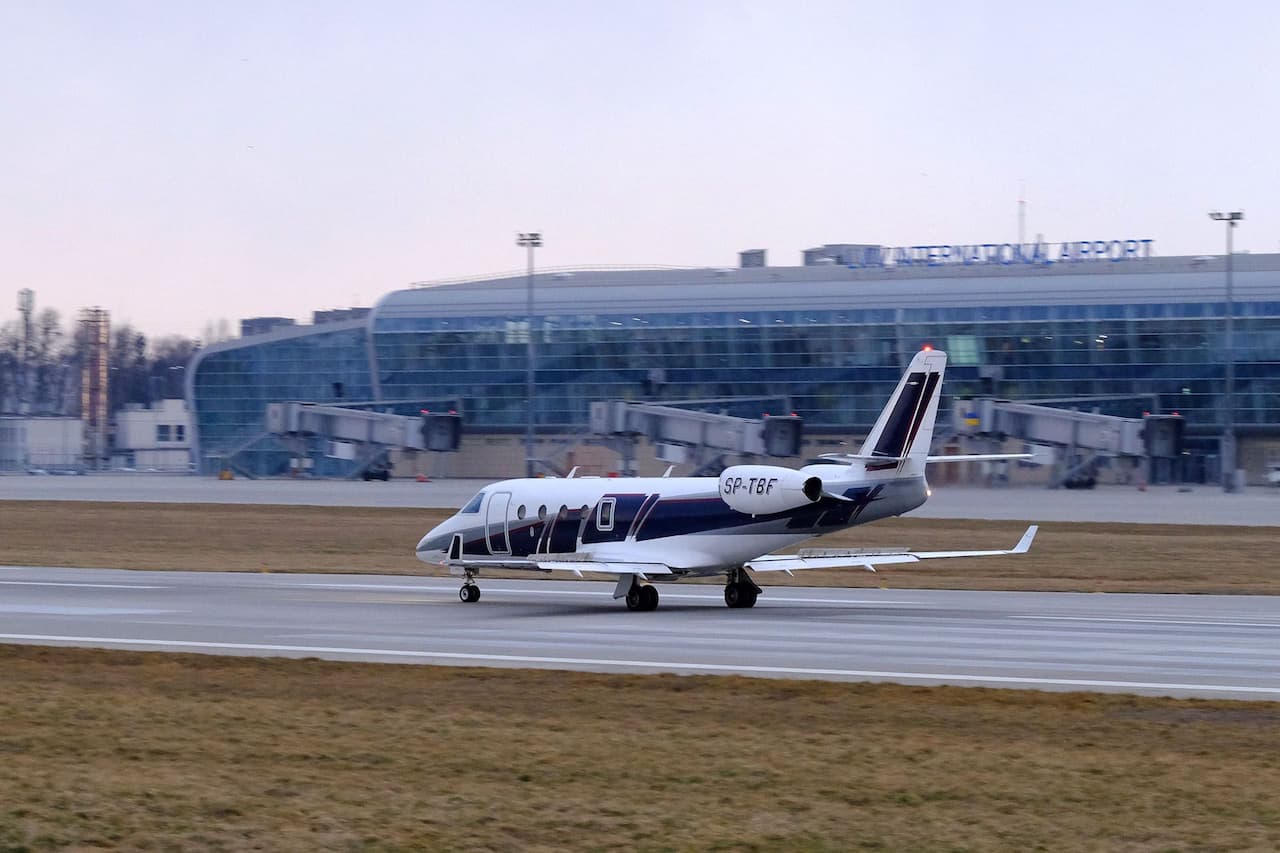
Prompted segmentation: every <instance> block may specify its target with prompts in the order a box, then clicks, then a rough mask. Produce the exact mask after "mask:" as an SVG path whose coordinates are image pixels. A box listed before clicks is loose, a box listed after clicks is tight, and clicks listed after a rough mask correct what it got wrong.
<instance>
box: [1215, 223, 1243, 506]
mask: <svg viewBox="0 0 1280 853" xmlns="http://www.w3.org/2000/svg"><path fill="white" fill-rule="evenodd" d="M1209 218H1210V219H1212V220H1214V221H1215V222H1225V223H1226V224H1227V257H1226V261H1227V304H1226V310H1225V311H1224V312H1223V313H1224V314H1226V318H1225V329H1224V331H1225V335H1224V341H1223V348H1224V349H1225V350H1226V365H1225V370H1224V371H1223V372H1224V374H1225V380H1226V389H1225V394H1224V395H1223V398H1224V399H1223V409H1224V411H1223V415H1222V450H1221V453H1220V455H1221V457H1222V491H1224V492H1234V491H1235V490H1236V400H1235V385H1236V350H1235V340H1234V332H1235V314H1236V308H1235V300H1234V298H1233V293H1232V282H1231V273H1232V255H1233V252H1232V247H1231V236H1232V232H1234V231H1235V230H1236V225H1237V224H1239V223H1240V222H1242V221H1243V220H1244V211H1242V210H1233V211H1231V212H1230V213H1222V212H1220V211H1217V210H1214V211H1210V212H1209Z"/></svg>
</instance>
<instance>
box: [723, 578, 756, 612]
mask: <svg viewBox="0 0 1280 853" xmlns="http://www.w3.org/2000/svg"><path fill="white" fill-rule="evenodd" d="M759 596H760V593H759V592H758V591H757V590H756V588H755V587H754V586H752V585H751V584H749V583H741V582H739V581H734V582H733V583H728V584H725V587H724V603H725V604H727V605H728V606H729V607H733V608H738V607H755V606H756V599H757V598H758V597H759Z"/></svg>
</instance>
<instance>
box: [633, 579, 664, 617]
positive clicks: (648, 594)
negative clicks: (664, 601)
mask: <svg viewBox="0 0 1280 853" xmlns="http://www.w3.org/2000/svg"><path fill="white" fill-rule="evenodd" d="M627 609H628V610H639V611H648V610H657V609H658V591H657V590H656V589H654V588H653V587H651V586H649V585H648V584H636V585H635V586H633V587H631V589H630V590H628V591H627Z"/></svg>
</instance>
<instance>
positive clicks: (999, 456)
mask: <svg viewBox="0 0 1280 853" xmlns="http://www.w3.org/2000/svg"><path fill="white" fill-rule="evenodd" d="M818 458H819V459H831V460H833V461H837V462H848V463H850V464H852V463H854V462H901V461H902V460H903V459H905V458H906V457H905V456H875V455H867V454H865V453H824V454H822V455H821V456H819V457H818ZM1035 458H1036V455H1035V454H1034V453H970V454H968V455H959V456H926V457H925V461H926V462H996V461H1002V460H1007V459H1035ZM831 497H835V495H832V496H831Z"/></svg>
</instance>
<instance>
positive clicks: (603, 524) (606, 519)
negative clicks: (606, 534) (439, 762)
mask: <svg viewBox="0 0 1280 853" xmlns="http://www.w3.org/2000/svg"><path fill="white" fill-rule="evenodd" d="M615 503H617V501H615V500H614V499H613V498H605V499H604V500H602V501H600V506H598V507H597V508H596V527H598V528H599V529H600V530H612V529H613V505H614V504H615Z"/></svg>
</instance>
